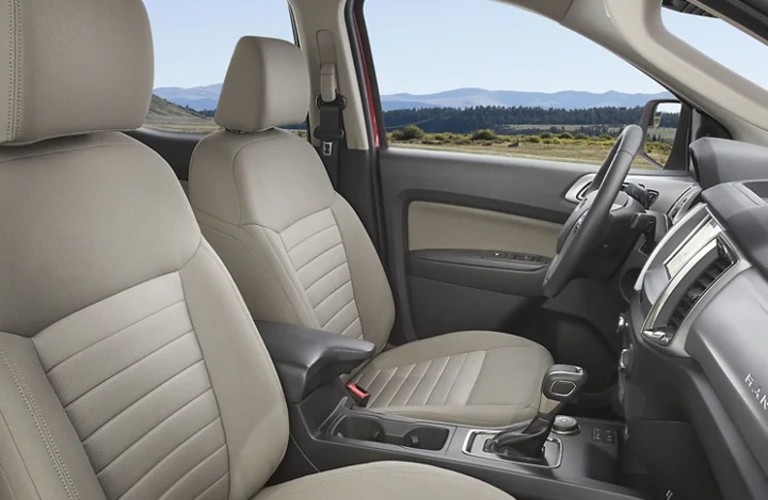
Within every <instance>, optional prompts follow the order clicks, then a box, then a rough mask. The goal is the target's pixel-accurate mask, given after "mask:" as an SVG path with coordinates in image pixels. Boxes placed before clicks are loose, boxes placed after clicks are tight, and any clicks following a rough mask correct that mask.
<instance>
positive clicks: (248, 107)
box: [215, 36, 310, 132]
mask: <svg viewBox="0 0 768 500" xmlns="http://www.w3.org/2000/svg"><path fill="white" fill-rule="evenodd" d="M309 96H310V90H309V71H308V70H307V64H306V62H305V60H304V55H303V54H302V52H301V49H299V48H298V47H297V46H296V45H294V44H292V43H289V42H286V41H283V40H276V39H273V38H262V37H255V36H246V37H243V38H241V39H240V41H239V42H237V47H236V48H235V53H234V54H233V55H232V61H231V62H230V63H229V69H228V70H227V77H226V78H225V79H224V86H223V87H222V89H221V96H220V97H219V106H218V109H217V110H216V116H215V120H216V123H217V124H218V125H220V126H222V127H224V128H225V129H227V130H232V131H237V132H257V131H261V130H267V129H270V128H274V127H278V126H281V125H293V124H297V123H302V122H303V121H304V119H305V118H306V117H307V110H308V109H309V101H310V97H309Z"/></svg>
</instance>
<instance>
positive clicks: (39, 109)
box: [0, 0, 509, 500]
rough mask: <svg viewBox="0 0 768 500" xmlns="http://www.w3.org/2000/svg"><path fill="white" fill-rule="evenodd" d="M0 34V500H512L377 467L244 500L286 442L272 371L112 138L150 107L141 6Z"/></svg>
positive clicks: (151, 162) (157, 189) (165, 178)
mask: <svg viewBox="0 0 768 500" xmlns="http://www.w3.org/2000/svg"><path fill="white" fill-rule="evenodd" d="M0 22H1V23H2V24H3V26H5V27H6V29H5V30H4V31H3V33H2V34H0V46H2V47H4V48H5V50H6V51H7V52H8V53H9V57H10V59H9V60H8V61H7V62H6V63H4V64H3V73H2V74H3V78H2V79H0V89H1V90H2V91H3V95H4V96H5V99H3V100H2V104H0V106H2V108H3V109H2V110H3V115H2V116H3V120H2V121H0V145H1V146H2V147H0V283H2V285H1V286H0V332H1V333H0V499H3V500H32V499H42V500H62V499H65V500H99V499H101V500H103V499H110V500H111V499H117V498H121V499H124V500H131V499H142V500H147V499H156V498H163V499H189V500H192V499H204V500H212V499H232V500H245V499H249V498H252V497H253V496H254V495H256V497H255V498H257V499H259V500H266V499H269V500H289V499H303V500H307V499H309V500H312V499H316V500H320V499H327V498H336V499H346V500H353V499H357V498H359V497H360V492H361V491H365V495H364V496H365V497H366V498H370V499H374V500H376V499H379V500H385V499H386V500H389V499H392V498H404V499H412V500H416V499H422V498H424V497H425V496H426V497H434V498H441V497H442V498H452V499H463V498H468V497H469V496H473V497H474V498H483V499H488V500H491V499H498V500H502V499H508V498H509V497H508V496H507V495H505V494H504V493H502V492H500V491H499V490H497V489H495V488H493V487H491V486H488V485H487V484H484V483H481V482H480V481H477V480H475V479H471V478H468V477H465V476H461V475H459V474H456V473H453V472H448V471H443V470H440V469H436V468H432V467H426V466H422V465H410V464H403V463H394V462H390V463H374V464H368V465H361V466H358V467H351V468H348V469H340V470H337V471H332V472H328V473H323V474H317V475H314V476H310V477H306V478H303V479H300V480H297V481H294V482H291V483H287V484H283V485H279V486H275V487H271V488H267V489H264V490H263V491H261V492H259V490H261V489H262V487H263V486H264V483H265V482H266V480H267V478H269V476H270V475H271V474H272V471H273V470H274V469H275V467H276V466H277V465H278V463H279V462H280V461H281V459H282V457H283V453H284V451H285V447H286V443H287V441H288V416H287V411H286V405H285V401H284V399H283V394H282V391H281V388H280V384H279V383H278V379H277V376H276V374H275V370H274V368H273V366H272V363H271V361H270V359H269V356H268V355H267V352H266V350H265V348H264V345H263V344H262V342H261V339H260V337H259V335H258V332H257V331H256V328H255V326H254V324H253V321H252V319H251V317H250V315H249V314H248V311H247V310H246V308H245V304H244V303H243V301H242V299H241V297H240V294H239V293H238V291H237V289H236V288H235V285H234V283H233V282H232V280H231V278H230V276H229V274H228V273H227V271H226V270H225V268H224V266H223V264H222V263H221V261H220V260H219V259H218V257H217V256H216V254H215V253H214V252H213V251H212V250H211V248H210V247H209V246H208V243H207V242H206V241H205V240H204V239H203V238H202V236H201V234H200V230H199V228H198V226H197V223H196V221H195V218H194V215H193V213H192V210H191V208H190V206H189V203H188V202H187V200H186V198H185V196H184V193H183V192H182V190H181V187H180V186H179V183H178V181H177V180H176V178H175V176H174V175H173V172H172V171H171V169H170V167H169V166H168V165H167V164H166V163H165V161H163V160H162V159H161V158H160V157H159V156H158V155H157V154H155V153H154V152H153V151H151V150H149V149H148V148H146V147H145V146H143V145H141V144H139V143H137V142H136V141H134V140H132V139H130V138H128V137H127V136H125V135H123V134H121V133H119V132H109V130H123V129H131V128H135V127H138V126H140V125H141V123H142V120H143V118H144V115H145V114H146V111H147V108H148V104H149V97H150V93H151V87H152V45H151V38H150V34H149V27H148V22H147V18H146V13H145V11H144V8H143V6H142V4H141V2H140V1H139V0H120V1H106V2H105V1H103V0H68V1H66V2H63V1H55V2H51V1H50V0H24V1H23V2H20V1H14V0H12V1H8V2H6V7H5V8H4V9H0ZM56 137H58V138H56ZM257 493H258V494H257Z"/></svg>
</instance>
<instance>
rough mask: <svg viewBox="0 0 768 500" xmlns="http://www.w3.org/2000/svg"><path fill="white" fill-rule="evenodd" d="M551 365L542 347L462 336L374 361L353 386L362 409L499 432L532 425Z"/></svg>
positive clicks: (503, 337)
mask: <svg viewBox="0 0 768 500" xmlns="http://www.w3.org/2000/svg"><path fill="white" fill-rule="evenodd" d="M552 364H553V361H552V356H551V355H550V354H549V352H548V351H547V350H546V349H545V348H544V347H542V346H541V345H539V344H537V343H535V342H532V341H530V340H527V339H524V338H522V337H517V336H514V335H509V334H505V333H498V332H485V331H466V332H456V333H450V334H447V335H441V336H438V337H433V338H430V339H425V340H419V341H416V342H412V343H409V344H405V345H403V346H400V347H397V348H395V349H392V350H390V351H386V352H384V353H382V354H380V355H379V356H377V357H376V358H374V359H373V360H372V361H371V362H370V363H369V364H368V365H367V366H366V367H365V368H364V369H363V370H362V371H361V372H360V373H359V374H358V375H357V376H356V377H355V381H356V382H357V383H358V384H360V386H361V387H363V388H365V389H367V390H368V392H370V394H371V398H370V400H369V402H368V408H371V409H374V410H378V411H383V412H388V413H394V414H398V415H402V416H407V417H412V418H424V419H429V420H436V421H442V422H452V423H462V424H465V425H467V424H469V425H477V426H485V427H487V426H504V425H509V424H511V423H515V422H520V421H523V420H527V419H529V418H532V417H533V416H534V415H535V414H536V413H537V411H538V409H539V404H540V402H541V380H542V378H543V376H544V372H545V371H546V370H547V369H548V368H549V367H550V366H551V365H552Z"/></svg>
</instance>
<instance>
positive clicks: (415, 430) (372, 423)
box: [332, 415, 449, 451]
mask: <svg viewBox="0 0 768 500" xmlns="http://www.w3.org/2000/svg"><path fill="white" fill-rule="evenodd" d="M385 424H387V425H386V427H385ZM332 434H333V435H334V436H336V437H340V438H345V439H357V440H360V441H372V442H375V443H384V444H391V445H396V446H405V447H408V448H415V449H419V450H432V451H439V450H442V449H443V447H444V446H445V443H446V442H447V441H448V435H449V431H448V429H446V428H443V427H433V426H429V425H421V424H410V423H404V422H390V421H387V422H386V423H383V422H382V421H381V420H380V419H377V418H373V417H363V416H356V415H354V416H353V415H346V416H344V417H343V418H342V419H341V421H340V422H339V423H338V424H337V425H336V426H335V427H334V429H333V433H332Z"/></svg>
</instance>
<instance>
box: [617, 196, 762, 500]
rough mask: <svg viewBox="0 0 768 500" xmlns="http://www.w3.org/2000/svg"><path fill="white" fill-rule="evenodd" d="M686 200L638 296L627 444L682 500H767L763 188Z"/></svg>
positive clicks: (629, 357) (630, 352)
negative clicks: (709, 499) (678, 493)
mask: <svg viewBox="0 0 768 500" xmlns="http://www.w3.org/2000/svg"><path fill="white" fill-rule="evenodd" d="M693 192H695V196H691V195H690V193H688V198H686V194H683V196H681V200H684V203H685V206H681V207H679V209H678V210H677V211H676V212H674V213H672V211H671V212H670V214H669V216H670V218H671V219H672V220H673V222H674V224H673V226H672V228H671V229H670V230H669V231H668V232H667V234H666V235H665V237H664V238H663V240H662V241H661V242H660V243H659V244H658V245H657V246H656V248H655V250H654V251H653V253H652V254H651V255H650V257H649V258H648V260H647V262H646V264H645V267H644V268H643V269H642V271H641V272H640V275H639V277H638V279H637V282H636V284H635V292H636V293H635V294H634V298H633V299H632V301H631V304H630V310H629V314H628V319H627V331H626V332H625V337H626V339H625V349H624V351H623V353H622V357H621V363H620V364H621V366H620V399H621V402H622V406H623V408H624V412H625V417H626V421H627V436H626V442H627V445H628V446H629V447H630V448H631V449H632V450H633V451H634V452H635V453H636V454H637V455H638V456H640V457H641V459H642V461H643V463H645V464H646V465H649V466H650V467H651V468H654V467H656V468H658V470H655V471H654V472H656V473H658V474H659V475H660V476H661V477H664V478H665V480H666V481H668V483H669V484H668V490H669V491H670V492H676V491H677V492H680V493H681V494H680V497H682V498H701V499H707V498H713V499H714V498H734V499H736V498H738V499H751V498H755V499H757V498H768V476H766V472H768V224H766V221H768V181H744V182H730V183H725V184H718V185H716V186H714V187H711V188H709V189H707V190H705V191H704V192H703V193H701V190H700V189H698V191H695V190H694V191H693ZM676 206H677V205H676ZM674 210H675V209H674V207H673V211H674ZM675 498H676V497H675Z"/></svg>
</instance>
